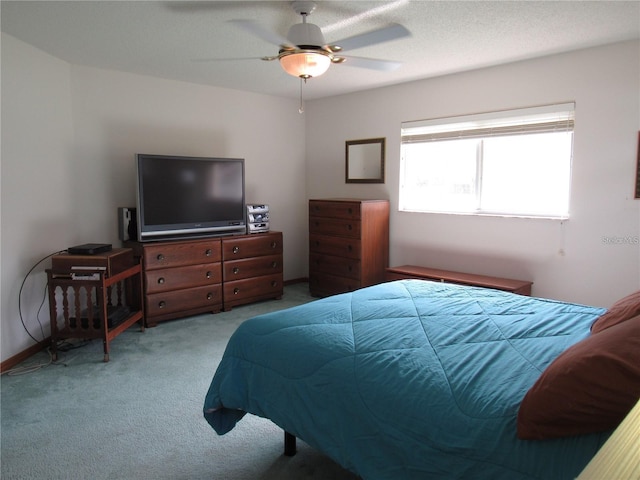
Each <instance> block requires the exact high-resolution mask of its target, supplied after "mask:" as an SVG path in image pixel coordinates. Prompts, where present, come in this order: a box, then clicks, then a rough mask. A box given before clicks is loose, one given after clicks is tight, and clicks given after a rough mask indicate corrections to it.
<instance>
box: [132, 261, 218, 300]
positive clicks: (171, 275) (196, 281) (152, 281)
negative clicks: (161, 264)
mask: <svg viewBox="0 0 640 480" xmlns="http://www.w3.org/2000/svg"><path fill="white" fill-rule="evenodd" d="M144 279H145V291H146V293H158V292H166V291H169V290H179V289H182V288H190V287H198V286H203V285H214V284H216V283H221V282H222V267H221V265H220V262H217V263H205V264H202V265H187V266H186V267H175V268H161V269H158V270H149V271H147V272H145V275H144Z"/></svg>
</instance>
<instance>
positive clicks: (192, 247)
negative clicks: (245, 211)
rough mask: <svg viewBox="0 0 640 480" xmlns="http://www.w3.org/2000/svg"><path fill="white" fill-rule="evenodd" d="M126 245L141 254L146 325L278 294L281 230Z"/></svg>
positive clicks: (278, 295)
mask: <svg viewBox="0 0 640 480" xmlns="http://www.w3.org/2000/svg"><path fill="white" fill-rule="evenodd" d="M127 245H128V246H132V247H133V248H134V250H135V252H136V255H138V256H139V257H141V258H142V269H143V278H144V299H145V320H146V324H147V326H155V325H156V324H157V323H158V322H161V321H165V320H171V319H174V318H181V317H186V316H190V315H195V314H199V313H205V312H212V313H216V312H219V311H220V310H230V309H231V308H232V307H234V306H237V305H242V304H245V303H251V302H255V301H258V300H265V299H268V298H281V297H282V294H283V278H282V276H283V268H282V258H283V257H282V256H283V251H282V233H281V232H266V233H256V234H251V235H238V236H231V237H222V238H208V239H199V240H178V241H168V242H158V243H155V242H154V243H139V242H128V244H127Z"/></svg>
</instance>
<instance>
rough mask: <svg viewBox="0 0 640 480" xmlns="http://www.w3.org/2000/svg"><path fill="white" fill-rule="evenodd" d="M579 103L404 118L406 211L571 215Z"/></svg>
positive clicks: (402, 207) (402, 173) (403, 205)
mask: <svg viewBox="0 0 640 480" xmlns="http://www.w3.org/2000/svg"><path fill="white" fill-rule="evenodd" d="M574 108H575V105H574V104H573V103H568V104H562V105H548V106H543V107H534V108H527V109H520V110H511V111H503V112H493V113H485V114H478V115H469V116H464V117H454V118H444V119H442V118H441V119H435V120H424V121H417V122H405V123H403V124H402V138H401V160H400V169H401V171H400V181H401V185H400V199H399V205H400V210H401V211H412V212H443V213H466V214H485V215H491V214H494V215H513V216H527V217H551V218H563V219H564V218H568V216H569V193H570V185H571V159H572V153H573V120H574Z"/></svg>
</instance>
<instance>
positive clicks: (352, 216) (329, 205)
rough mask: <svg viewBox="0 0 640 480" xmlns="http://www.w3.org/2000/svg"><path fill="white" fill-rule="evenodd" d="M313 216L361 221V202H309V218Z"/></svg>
mask: <svg viewBox="0 0 640 480" xmlns="http://www.w3.org/2000/svg"><path fill="white" fill-rule="evenodd" d="M313 216H318V217H331V218H344V219H349V220H359V219H360V202H337V201H331V200H309V217H313Z"/></svg>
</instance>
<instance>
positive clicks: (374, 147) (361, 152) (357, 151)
mask: <svg viewBox="0 0 640 480" xmlns="http://www.w3.org/2000/svg"><path fill="white" fill-rule="evenodd" d="M384 152H385V139H384V138H368V139H365V140H347V141H346V153H345V157H346V168H345V181H346V183H384Z"/></svg>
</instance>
